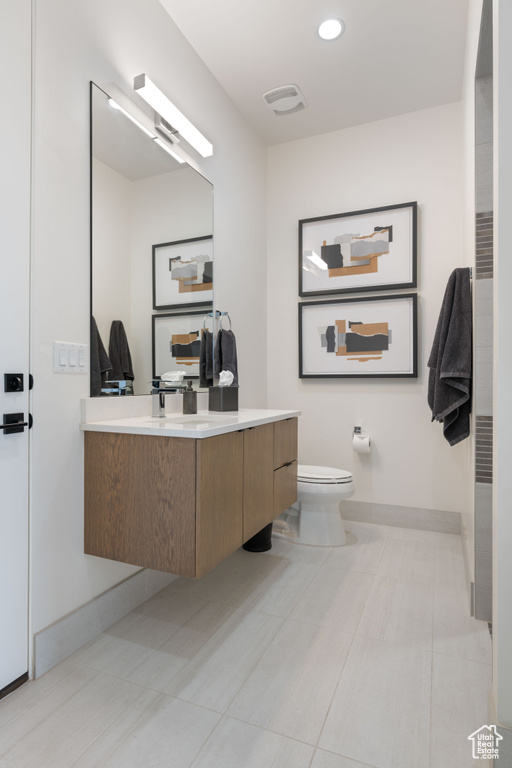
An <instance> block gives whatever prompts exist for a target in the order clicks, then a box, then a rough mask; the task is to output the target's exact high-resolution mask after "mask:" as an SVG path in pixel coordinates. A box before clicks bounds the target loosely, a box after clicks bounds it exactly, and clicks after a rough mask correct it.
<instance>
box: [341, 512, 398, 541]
mask: <svg viewBox="0 0 512 768" xmlns="http://www.w3.org/2000/svg"><path fill="white" fill-rule="evenodd" d="M342 517H343V511H342ZM343 522H344V525H345V531H347V532H349V531H350V533H354V534H355V535H356V536H360V535H361V536H381V537H382V538H383V539H387V538H389V535H390V532H391V527H390V526H389V525H379V524H378V523H360V522H358V521H357V520H344V521H343Z"/></svg>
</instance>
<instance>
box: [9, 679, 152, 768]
mask: <svg viewBox="0 0 512 768" xmlns="http://www.w3.org/2000/svg"><path fill="white" fill-rule="evenodd" d="M140 692H141V690H140V688H139V687H138V686H135V685H132V684H131V683H128V682H126V681H125V680H119V679H118V678H116V677H112V676H110V675H103V674H101V673H100V672H97V671H95V670H92V669H86V668H85V667H80V668H78V669H75V671H74V673H73V674H72V675H67V676H66V677H64V678H63V679H62V681H61V682H60V683H59V684H58V685H57V686H55V688H53V689H52V690H51V691H50V692H49V694H48V696H47V697H45V699H44V701H43V702H39V703H38V704H36V705H34V706H32V707H30V706H29V707H27V710H26V711H25V713H24V715H23V716H22V717H19V718H18V719H17V720H16V721H15V722H14V723H12V724H11V725H10V727H9V729H6V728H4V729H0V745H1V746H0V765H1V766H2V768H68V766H70V765H71V764H72V763H73V761H74V760H75V759H77V758H78V757H79V756H80V755H82V754H83V753H84V751H85V750H86V749H87V748H88V747H90V746H91V744H92V743H93V742H94V741H95V740H96V739H97V738H98V737H99V736H100V735H101V734H102V733H103V731H104V730H105V729H107V728H108V727H109V726H110V725H111V724H112V722H113V721H114V720H115V719H116V717H117V715H118V713H119V711H120V710H121V709H122V708H123V707H124V706H126V705H127V704H131V703H133V702H134V701H135V700H136V699H137V697H138V696H139V695H140Z"/></svg>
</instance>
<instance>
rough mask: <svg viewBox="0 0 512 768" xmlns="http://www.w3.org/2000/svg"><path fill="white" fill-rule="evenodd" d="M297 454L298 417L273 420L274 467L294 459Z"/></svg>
mask: <svg viewBox="0 0 512 768" xmlns="http://www.w3.org/2000/svg"><path fill="white" fill-rule="evenodd" d="M298 455H299V451H298V419H296V418H294V419H285V420H284V421H276V422H274V469H279V467H282V466H284V464H289V463H290V461H295V460H296V458H297V456H298Z"/></svg>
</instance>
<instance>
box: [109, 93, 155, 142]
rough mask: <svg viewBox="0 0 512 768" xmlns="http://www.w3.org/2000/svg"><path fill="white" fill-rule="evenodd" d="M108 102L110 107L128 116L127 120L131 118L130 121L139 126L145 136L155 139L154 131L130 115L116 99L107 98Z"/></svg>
mask: <svg viewBox="0 0 512 768" xmlns="http://www.w3.org/2000/svg"><path fill="white" fill-rule="evenodd" d="M108 103H109V104H110V106H111V107H112V109H117V110H118V111H119V112H121V114H123V115H124V116H125V117H127V118H128V120H131V122H132V123H133V124H134V125H136V126H137V128H140V130H141V131H143V132H144V133H145V134H146V136H149V138H150V139H156V136H155V134H154V133H152V132H151V131H150V130H149V129H148V128H146V126H145V125H142V123H140V122H139V121H138V120H137V119H136V118H135V117H134V116H133V115H130V113H129V112H127V111H126V109H123V107H121V106H120V105H119V104H118V103H117V101H114V99H111V98H109V100H108Z"/></svg>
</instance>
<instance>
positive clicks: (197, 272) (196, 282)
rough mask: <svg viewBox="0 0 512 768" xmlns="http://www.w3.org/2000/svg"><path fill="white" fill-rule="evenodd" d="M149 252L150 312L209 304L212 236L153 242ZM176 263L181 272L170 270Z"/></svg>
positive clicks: (211, 287) (211, 273)
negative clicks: (151, 273)
mask: <svg viewBox="0 0 512 768" xmlns="http://www.w3.org/2000/svg"><path fill="white" fill-rule="evenodd" d="M151 250H152V267H153V309H156V310H162V309H185V308H187V307H193V306H198V305H200V304H209V303H212V302H213V236H212V235H204V236H202V237H190V238H187V239H185V240H173V241H171V242H168V243H156V244H155V245H153V246H152V249H151ZM178 264H180V266H181V270H180V268H179V267H178V268H177V269H176V270H174V269H173V266H174V265H178ZM173 271H174V272H175V274H174V275H173V274H172V272H173Z"/></svg>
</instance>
